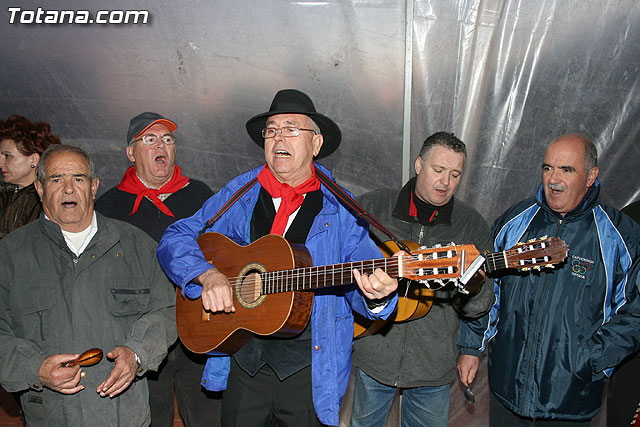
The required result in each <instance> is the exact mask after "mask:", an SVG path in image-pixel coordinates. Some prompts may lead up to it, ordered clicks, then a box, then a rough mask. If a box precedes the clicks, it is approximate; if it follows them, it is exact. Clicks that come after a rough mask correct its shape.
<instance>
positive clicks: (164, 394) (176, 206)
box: [96, 112, 220, 427]
mask: <svg viewBox="0 0 640 427" xmlns="http://www.w3.org/2000/svg"><path fill="white" fill-rule="evenodd" d="M177 128H178V126H177V125H176V124H175V123H174V122H173V121H172V120H169V119H166V118H164V117H162V116H161V115H160V114H157V113H151V112H145V113H142V114H139V115H137V116H135V117H134V118H132V119H131V121H130V124H129V130H128V132H127V147H126V154H127V157H128V158H129V160H130V161H131V163H133V166H131V167H129V169H127V171H126V172H125V174H124V177H123V178H122V181H121V182H120V184H118V186H116V187H114V188H112V189H110V190H109V191H107V192H106V193H105V194H103V195H102V196H101V197H100V198H99V199H98V201H97V202H96V210H97V211H98V212H100V213H101V214H103V215H105V216H108V217H111V218H115V219H119V220H122V221H125V222H128V223H130V224H132V225H135V226H136V227H138V228H140V229H142V230H143V231H144V232H146V233H147V234H148V235H149V236H151V237H152V238H153V239H154V240H155V241H156V242H158V241H160V238H161V237H162V234H163V233H164V231H165V230H166V229H167V227H168V226H169V225H170V224H172V223H173V222H175V221H177V220H179V219H181V218H187V217H189V216H191V215H193V213H194V212H196V211H197V210H198V209H199V208H200V207H201V206H202V204H203V203H204V201H205V200H207V199H208V198H209V197H210V196H211V195H212V194H213V192H212V191H211V189H210V188H209V187H208V186H207V185H206V184H205V183H203V182H200V181H197V180H194V179H189V178H187V177H186V176H184V175H182V171H181V169H180V167H178V165H176V164H175V159H176V145H175V142H176V139H175V136H174V135H173V133H172V132H174V131H175V130H176V129H177ZM205 363H206V357H205V356H201V355H196V354H193V353H191V352H190V351H189V350H187V349H186V348H185V347H184V346H183V345H182V343H181V342H177V343H176V344H174V345H173V346H172V347H171V348H170V349H169V354H168V355H167V358H166V360H165V361H164V362H163V364H162V365H161V366H160V369H159V370H158V372H154V373H150V374H149V375H148V376H147V379H148V382H149V404H150V406H151V423H152V425H153V426H154V427H160V426H165V427H171V426H172V425H173V412H174V404H173V392H174V388H175V391H176V396H177V399H178V407H179V408H180V414H181V415H182V418H183V419H184V421H185V423H186V425H188V426H205V425H206V426H212V425H216V422H215V420H216V419H217V420H218V421H217V422H218V423H219V416H218V417H216V416H215V414H216V413H217V412H218V411H217V410H215V409H214V408H215V407H217V408H218V409H219V406H220V400H219V398H216V396H213V395H214V394H215V393H211V392H208V391H206V390H204V389H203V388H202V387H201V386H200V384H199V382H200V378H201V377H202V372H203V370H204V365H205Z"/></svg>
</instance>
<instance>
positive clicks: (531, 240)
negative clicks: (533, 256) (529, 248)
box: [527, 239, 536, 243]
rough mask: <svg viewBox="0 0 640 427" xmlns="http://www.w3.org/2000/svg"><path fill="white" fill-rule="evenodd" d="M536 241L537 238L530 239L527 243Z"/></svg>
mask: <svg viewBox="0 0 640 427" xmlns="http://www.w3.org/2000/svg"><path fill="white" fill-rule="evenodd" d="M535 241H536V239H529V240H527V243H533V242H535Z"/></svg>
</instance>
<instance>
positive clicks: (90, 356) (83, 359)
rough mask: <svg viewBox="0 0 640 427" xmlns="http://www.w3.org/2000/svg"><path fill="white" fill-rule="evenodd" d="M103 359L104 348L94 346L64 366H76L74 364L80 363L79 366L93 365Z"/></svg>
mask: <svg viewBox="0 0 640 427" xmlns="http://www.w3.org/2000/svg"><path fill="white" fill-rule="evenodd" d="M101 360H102V350H101V349H99V348H92V349H89V350H87V351H85V352H84V353H82V354H81V355H80V356H78V357H76V358H75V359H73V360H71V361H69V362H67V363H64V364H63V365H62V366H64V367H65V368H68V367H70V366H74V365H79V366H93V365H95V364H96V363H98V362H100V361H101Z"/></svg>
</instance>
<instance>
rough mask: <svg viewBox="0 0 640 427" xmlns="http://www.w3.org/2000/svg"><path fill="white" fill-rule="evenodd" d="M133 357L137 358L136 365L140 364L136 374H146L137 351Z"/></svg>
mask: <svg viewBox="0 0 640 427" xmlns="http://www.w3.org/2000/svg"><path fill="white" fill-rule="evenodd" d="M133 355H134V356H135V357H136V363H137V364H138V368H137V369H136V374H138V375H140V374H142V373H143V372H144V369H143V368H142V361H141V360H140V356H138V353H136V352H135V351H134V352H133Z"/></svg>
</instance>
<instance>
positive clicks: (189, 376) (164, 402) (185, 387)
mask: <svg viewBox="0 0 640 427" xmlns="http://www.w3.org/2000/svg"><path fill="white" fill-rule="evenodd" d="M206 361H207V356H205V355H201V354H195V353H191V352H190V351H189V350H188V349H187V348H185V347H184V346H183V345H182V343H181V342H180V341H179V340H178V342H177V343H176V344H174V345H173V346H171V347H170V348H169V354H168V355H167V357H166V358H165V360H164V361H163V362H162V365H160V369H159V371H158V372H148V373H147V375H148V377H147V380H148V382H149V405H150V406H151V425H152V427H171V426H172V425H173V390H174V388H175V392H176V397H177V399H178V408H179V409H180V415H182V419H183V420H184V423H185V425H186V426H187V427H199V426H207V427H209V426H213V427H216V426H217V427H219V426H220V410H221V407H222V404H221V393H214V392H208V391H206V390H205V389H204V388H203V387H202V386H201V385H200V380H202V371H203V370H204V365H205V363H206Z"/></svg>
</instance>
